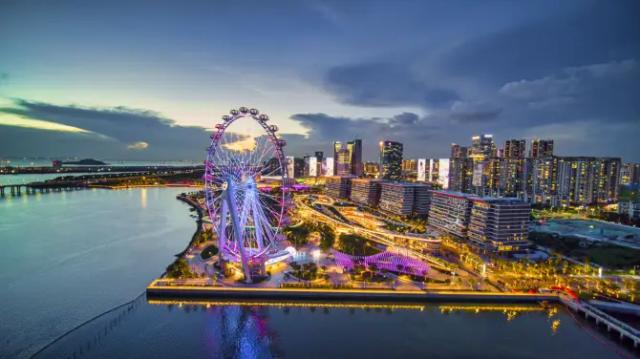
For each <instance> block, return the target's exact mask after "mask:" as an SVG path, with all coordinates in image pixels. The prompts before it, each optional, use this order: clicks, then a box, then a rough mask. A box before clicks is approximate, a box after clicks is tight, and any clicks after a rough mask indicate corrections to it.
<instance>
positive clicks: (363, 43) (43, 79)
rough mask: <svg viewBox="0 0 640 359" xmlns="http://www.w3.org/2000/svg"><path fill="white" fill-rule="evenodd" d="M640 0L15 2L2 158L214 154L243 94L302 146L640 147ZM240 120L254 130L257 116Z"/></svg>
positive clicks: (6, 51) (295, 151) (443, 153)
mask: <svg viewBox="0 0 640 359" xmlns="http://www.w3.org/2000/svg"><path fill="white" fill-rule="evenodd" d="M639 14H640V2H639V1H636V0H628V1H625V0H616V1H611V0H608V1H587V0H584V1H557V0H554V1H530V2H526V3H525V2H520V1H434V2H427V1H415V2H413V1H366V2H365V1H362V2H359V1H322V2H321V1H144V2H143V1H141V2H137V1H131V0H126V1H124V0H123V1H119V0H111V1H63V0H61V1H32V0H3V1H0V157H10V156H17V157H23V156H44V157H56V156H78V157H94V158H100V159H149V160H159V159H166V160H172V159H185V160H201V159H203V158H204V155H205V147H206V146H207V144H208V132H207V131H209V130H210V129H211V128H212V127H213V125H214V124H215V123H217V122H219V120H220V117H221V116H222V115H224V114H226V113H227V112H228V110H229V109H231V108H237V107H239V106H248V107H256V108H258V109H260V110H261V111H263V112H265V113H267V114H269V115H270V116H271V118H272V121H273V122H274V123H277V124H278V125H279V127H280V129H281V133H283V134H284V137H285V138H286V139H287V141H288V143H289V146H288V147H287V148H286V152H287V154H288V155H297V156H301V155H304V154H305V153H313V151H316V150H323V151H326V152H328V151H329V150H330V148H331V142H332V141H333V140H350V139H352V138H355V137H358V138H362V139H363V142H364V157H365V159H366V160H373V159H375V157H376V145H377V143H378V141H379V140H381V139H389V140H397V141H400V142H403V143H404V144H405V158H417V157H448V154H449V146H450V144H451V143H452V142H457V143H461V144H467V143H469V142H470V137H471V136H472V135H473V134H479V133H491V134H493V135H494V137H495V138H496V140H497V141H498V145H500V146H502V145H504V140H506V139H507V138H526V139H527V140H530V139H531V138H532V137H540V138H552V139H554V140H555V141H556V153H557V154H560V155H595V156H617V157H622V158H623V160H624V161H640V142H639V140H638V139H639V138H640V21H638V16H639ZM238 130H239V131H240V132H242V128H241V127H239V128H238Z"/></svg>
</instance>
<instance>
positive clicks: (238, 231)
mask: <svg viewBox="0 0 640 359" xmlns="http://www.w3.org/2000/svg"><path fill="white" fill-rule="evenodd" d="M227 183H228V186H229V187H228V188H227V191H226V195H225V197H226V199H225V200H226V201H227V204H228V205H229V209H230V215H231V223H232V224H233V232H234V235H235V237H236V238H235V240H236V243H237V244H238V249H239V250H240V259H241V260H242V271H243V272H244V280H245V281H246V282H247V283H251V282H252V280H251V271H250V270H249V259H248V258H247V253H246V251H245V250H244V243H242V242H243V240H242V228H240V221H239V220H238V208H237V206H236V202H235V199H234V198H233V193H235V190H234V188H233V181H232V180H230V181H228V182H227Z"/></svg>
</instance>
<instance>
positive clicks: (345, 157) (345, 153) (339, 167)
mask: <svg viewBox="0 0 640 359" xmlns="http://www.w3.org/2000/svg"><path fill="white" fill-rule="evenodd" d="M337 156H338V157H336V176H349V175H351V154H350V153H349V150H347V149H346V148H345V147H342V148H340V149H339V150H338V152H337Z"/></svg>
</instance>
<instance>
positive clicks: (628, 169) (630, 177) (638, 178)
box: [620, 163, 640, 185]
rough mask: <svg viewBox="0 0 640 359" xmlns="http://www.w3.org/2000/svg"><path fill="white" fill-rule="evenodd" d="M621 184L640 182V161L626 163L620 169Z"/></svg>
mask: <svg viewBox="0 0 640 359" xmlns="http://www.w3.org/2000/svg"><path fill="white" fill-rule="evenodd" d="M620 184H622V185H638V184H640V163H625V164H623V165H622V168H621V169H620Z"/></svg>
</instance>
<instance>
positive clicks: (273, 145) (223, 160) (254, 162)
mask: <svg viewBox="0 0 640 359" xmlns="http://www.w3.org/2000/svg"><path fill="white" fill-rule="evenodd" d="M236 121H251V124H249V123H243V125H244V126H240V128H242V129H240V130H237V131H245V132H244V133H239V132H234V130H233V128H231V129H229V127H230V126H232V125H233V124H234V123H236ZM268 121H269V116H267V115H265V114H261V115H260V114H259V112H258V110H256V109H253V108H252V109H247V108H246V107H240V108H239V109H238V110H235V109H234V110H231V111H230V115H225V116H223V117H222V122H221V123H218V124H216V125H215V132H214V133H213V134H212V135H211V146H209V148H208V151H207V159H206V161H205V175H204V183H205V188H204V190H205V199H206V205H207V209H208V211H209V217H210V218H211V223H212V225H213V231H214V233H215V234H216V235H217V238H218V245H219V247H220V257H221V258H222V259H223V260H225V261H231V262H236V263H241V264H242V271H243V273H244V276H245V280H246V281H248V282H251V281H252V276H255V275H260V274H264V268H265V265H266V264H268V263H269V262H273V261H277V260H278V259H279V258H283V256H285V257H286V255H287V253H288V252H286V251H284V250H282V249H281V248H279V246H278V244H279V239H280V238H281V227H282V225H283V220H284V215H285V207H286V192H285V191H286V188H285V184H286V179H287V171H286V162H285V157H284V153H283V151H282V148H283V147H284V146H285V145H286V143H285V141H284V140H283V139H280V138H278V137H277V136H276V132H277V131H278V127H277V126H276V125H270V124H269V122H268ZM237 123H239V122H237ZM255 124H257V126H256V129H257V130H258V131H260V134H258V135H255V136H253V135H250V134H247V133H246V130H243V129H244V128H245V127H246V126H247V125H254V126H255ZM267 178H268V179H269V180H270V181H276V182H278V183H279V184H280V186H276V187H273V188H272V187H268V188H262V189H261V188H259V186H258V185H259V183H260V182H261V181H263V180H265V179H267ZM265 189H266V190H265Z"/></svg>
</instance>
